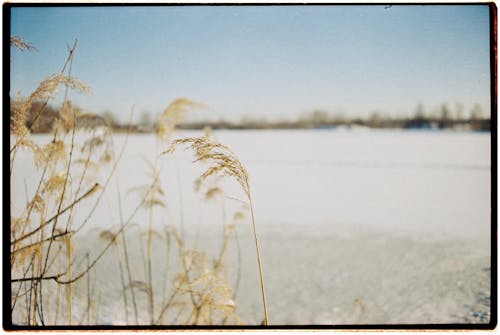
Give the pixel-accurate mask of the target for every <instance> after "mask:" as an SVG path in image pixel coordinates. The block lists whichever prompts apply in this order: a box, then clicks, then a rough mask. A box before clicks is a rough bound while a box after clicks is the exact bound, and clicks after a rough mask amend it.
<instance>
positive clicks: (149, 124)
mask: <svg viewBox="0 0 500 335" xmlns="http://www.w3.org/2000/svg"><path fill="white" fill-rule="evenodd" d="M13 105H14V103H13V102H12V100H11V115H12V106H13ZM41 109H43V112H42V113H40V110H41ZM57 114H58V109H57V108H55V107H54V106H50V105H44V104H43V103H42V102H35V103H34V104H33V105H32V106H31V108H30V110H29V111H28V113H27V117H26V125H27V126H28V128H30V129H31V131H32V132H33V133H46V132H49V131H51V129H52V125H53V123H54V120H55V118H56V116H57ZM89 115H91V114H90V113H83V112H82V111H80V116H82V117H81V119H82V120H86V122H87V126H88V120H89V117H88V116H89ZM83 116H85V117H83ZM92 121H93V122H92V124H100V123H105V124H107V125H108V126H110V127H111V128H112V129H113V130H114V131H116V132H126V131H131V132H138V133H148V132H153V131H155V130H156V124H155V122H154V121H153V118H152V117H151V115H150V114H149V113H147V112H143V113H142V115H141V116H140V118H139V121H138V122H137V123H135V124H132V125H127V124H123V123H120V122H119V121H117V119H116V117H115V116H114V115H113V114H112V113H110V112H106V113H104V114H103V115H98V116H95V118H94V119H93V120H92ZM34 122H35V124H34V125H33V123H34ZM205 127H211V128H212V129H323V128H336V127H344V128H351V127H368V128H374V129H436V130H439V129H456V130H464V131H467V130H470V131H490V130H491V118H490V117H489V116H488V117H485V116H484V115H483V112H482V110H481V107H480V106H479V105H475V106H474V107H473V108H472V109H471V111H470V112H469V113H468V115H467V116H464V113H463V110H462V109H460V108H458V109H457V110H456V111H455V112H454V113H452V112H451V111H450V110H449V109H448V107H447V106H446V105H443V106H442V107H441V109H440V111H439V112H434V113H432V114H431V115H429V114H426V113H425V111H424V109H423V107H422V105H421V104H419V105H418V106H417V108H416V111H415V113H414V114H413V115H412V116H410V117H401V116H398V117H392V116H390V115H387V114H382V113H378V112H374V113H372V114H371V115H370V116H369V117H367V118H361V117H346V116H345V115H343V114H340V113H333V114H332V113H329V112H327V111H321V110H315V111H313V112H310V113H307V114H305V115H303V116H301V117H298V118H297V119H295V120H281V121H269V120H266V119H264V118H260V119H257V118H255V119H252V118H243V119H242V120H241V121H239V122H230V121H226V120H218V121H199V122H184V123H181V124H179V125H178V128H180V129H203V128H205Z"/></svg>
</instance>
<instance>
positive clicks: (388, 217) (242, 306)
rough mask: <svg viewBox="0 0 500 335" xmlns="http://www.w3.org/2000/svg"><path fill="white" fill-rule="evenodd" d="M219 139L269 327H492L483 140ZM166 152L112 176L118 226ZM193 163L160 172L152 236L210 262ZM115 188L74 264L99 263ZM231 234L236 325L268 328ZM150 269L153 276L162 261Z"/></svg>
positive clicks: (265, 135)
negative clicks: (179, 240)
mask: <svg viewBox="0 0 500 335" xmlns="http://www.w3.org/2000/svg"><path fill="white" fill-rule="evenodd" d="M199 134H200V133H198V132H184V133H183V134H182V135H186V136H194V135H199ZM214 135H215V137H216V138H217V139H218V140H219V141H221V142H223V143H225V144H227V145H228V146H229V147H231V148H232V149H233V150H234V151H235V152H236V153H237V154H238V155H239V157H240V159H241V161H242V162H243V164H244V165H245V166H246V168H247V170H248V172H249V175H250V183H251V192H252V196H253V201H254V210H255V216H256V223H257V227H258V234H259V238H260V243H261V248H262V258H263V263H264V264H263V265H264V276H265V280H266V286H267V287H266V291H267V298H268V303H269V316H270V321H271V323H272V324H281V325H284V324H325V325H328V324H363V323H365V324H405V323H411V324H415V323H417V324H419V323H481V322H488V321H489V317H490V314H489V313H490V275H491V268H490V255H491V248H490V240H491V228H490V225H491V211H490V207H491V200H490V195H491V173H490V170H491V161H490V136H489V134H487V133H455V132H403V131H341V130H336V131H330V130H321V131H307V130H301V131H215V132H214ZM123 141H124V136H122V135H119V136H117V137H116V138H115V143H116V146H117V148H119V147H120V145H121V143H123ZM163 149H165V148H156V143H155V141H154V138H153V137H152V136H150V135H134V136H132V137H131V138H130V139H129V143H128V146H127V149H126V152H125V155H124V157H123V158H122V163H121V164H120V168H119V170H118V174H117V176H118V185H119V189H120V192H121V194H122V198H123V199H122V200H123V202H124V208H125V210H124V215H125V217H126V216H127V215H128V214H129V213H130V212H131V211H132V209H133V207H134V203H136V202H137V197H136V196H135V195H134V194H133V193H130V192H127V190H129V189H130V188H131V187H135V186H140V185H144V184H146V183H147V182H148V181H150V178H149V177H148V174H147V172H148V166H147V164H146V163H145V161H144V159H143V158H146V159H149V160H153V159H154V155H155V152H156V150H163ZM117 150H118V149H117ZM19 159H20V162H21V161H22V160H23V159H25V160H29V157H27V156H26V157H23V156H22V155H20V156H19ZM191 161H192V156H191V154H190V153H189V152H183V151H179V152H178V153H175V154H174V155H173V156H163V157H162V158H161V159H160V161H159V162H160V166H161V173H160V176H161V182H162V185H163V186H164V188H165V192H166V202H167V206H168V219H166V218H165V217H164V216H162V215H158V217H155V218H156V220H155V221H156V226H157V227H158V228H161V225H163V224H165V222H167V221H168V222H169V223H170V224H175V225H177V226H178V227H180V225H181V222H182V223H183V225H182V229H183V230H185V233H186V236H188V238H189V239H190V240H191V241H193V243H194V241H196V242H197V244H198V246H199V247H200V248H202V249H203V250H206V251H207V253H208V254H210V253H214V252H216V251H214V250H217V248H218V247H219V245H220V235H221V208H220V205H218V204H214V203H208V202H206V201H201V200H200V199H201V195H200V194H198V193H196V192H194V191H193V181H194V179H195V178H196V176H197V175H198V174H199V172H200V171H201V170H200V167H199V166H195V165H193V164H192V163H191ZM19 166H20V168H19V170H18V172H17V173H18V174H17V175H14V178H13V181H12V183H13V199H14V202H15V203H14V208H16V206H18V208H22V205H23V204H24V201H25V200H24V199H25V196H24V179H26V185H27V188H28V192H29V190H30V189H32V187H33V184H34V182H33V180H36V179H35V178H33V176H32V175H31V173H30V170H29V169H28V168H27V166H25V165H23V164H20V165H19ZM102 173H103V174H104V173H105V171H104V170H103V171H102ZM102 178H104V177H102ZM110 185H111V186H110V187H109V190H108V191H109V192H108V193H107V194H106V196H105V198H104V201H103V206H101V207H100V208H98V209H97V211H96V214H95V215H94V219H93V220H92V222H89V224H88V226H87V227H86V228H87V229H86V230H85V231H82V233H83V234H82V235H81V240H80V243H77V248H79V250H80V252H81V254H82V255H83V254H84V253H85V252H86V251H87V250H90V251H92V250H94V249H95V245H94V244H93V243H90V242H89V239H91V238H92V236H95V229H96V227H99V228H109V227H116V226H117V223H118V218H119V211H118V207H117V202H116V198H117V196H116V190H117V186H116V185H117V183H116V182H113V183H111V184H110ZM224 186H225V187H224V189H225V193H226V196H227V198H226V200H225V206H226V211H227V213H226V214H227V216H228V217H231V215H232V214H233V213H234V212H235V211H237V210H239V209H241V203H240V202H239V201H237V200H234V198H237V199H244V197H243V195H242V194H241V192H240V191H239V189H238V187H237V185H236V184H235V183H231V182H226V183H224ZM146 221H147V214H146V213H139V215H138V216H137V217H136V218H135V219H134V222H136V223H138V224H139V225H141V224H142V223H143V222H146ZM75 222H78V217H77V218H76V219H75ZM93 234H94V235H93ZM238 234H239V236H240V242H241V250H242V270H241V271H242V273H241V282H240V285H239V290H238V295H237V299H236V300H237V301H236V303H237V306H238V314H239V315H240V316H241V318H242V319H243V320H244V322H246V323H247V324H256V323H260V321H261V320H262V303H261V296H260V288H259V278H258V269H257V263H256V255H255V248H254V244H253V243H254V242H253V237H252V235H251V226H250V222H249V221H248V218H247V219H246V220H245V221H243V222H242V223H240V224H239V225H238ZM129 239H132V240H133V237H131V236H129ZM96 243H97V242H96ZM232 251H234V249H232ZM155 257H158V259H156V260H155V262H156V263H155V264H161V256H160V255H156V256H155ZM233 260H234V259H233ZM111 264H112V261H111V260H109V261H107V260H106V259H104V260H103V262H102V263H101V264H99V265H98V266H101V267H104V268H107V269H108V271H107V272H109V273H110V275H111V274H112V273H113V271H109V266H111ZM141 269H142V265H141ZM115 270H116V269H115ZM138 271H139V270H138ZM114 273H116V272H114ZM233 279H234V278H233ZM100 280H101V281H102V283H103V285H105V284H106V285H107V286H106V289H105V290H103V292H104V293H103V295H102V296H101V298H100V306H101V307H100V317H99V318H100V319H99V321H100V322H102V323H111V324H122V323H124V322H126V321H125V320H124V317H123V316H122V315H121V314H120V313H121V312H117V311H118V310H119V309H120V308H121V309H123V308H122V307H119V306H121V305H120V303H121V301H120V299H119V287H115V286H113V285H111V284H110V282H111V281H110V280H109V279H107V278H101V279H100ZM77 305H78V304H77Z"/></svg>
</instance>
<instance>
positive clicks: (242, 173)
mask: <svg viewBox="0 0 500 335" xmlns="http://www.w3.org/2000/svg"><path fill="white" fill-rule="evenodd" d="M179 146H187V147H188V148H190V149H192V150H193V151H194V152H195V156H196V159H195V161H194V162H204V163H208V168H207V170H206V171H205V172H203V173H202V174H201V175H200V177H199V178H198V180H197V184H202V183H203V182H205V181H206V180H207V179H208V178H209V177H212V176H223V177H230V178H233V179H234V180H236V181H237V182H238V183H239V185H240V186H241V188H242V190H243V192H244V193H245V195H246V197H247V199H248V203H249V207H250V213H251V218H252V227H253V235H254V240H255V249H256V251H257V261H258V265H259V275H260V286H261V293H262V303H263V308H264V324H265V325H269V317H268V313H267V301H266V293H265V287H264V276H263V271H262V261H261V256H260V248H259V241H258V238H257V228H256V225H255V219H254V212H253V205H252V195H251V192H250V184H249V181H248V173H247V170H246V169H245V167H244V166H243V164H241V162H240V160H239V159H238V157H237V156H236V154H235V153H234V152H233V151H232V150H231V149H229V148H228V147H227V146H226V145H224V144H221V143H218V142H214V141H211V140H210V139H207V137H195V138H181V139H178V140H175V141H173V142H172V144H171V146H170V147H169V148H168V149H167V150H166V151H164V153H169V154H172V153H174V151H175V150H176V149H177V148H178V147H179Z"/></svg>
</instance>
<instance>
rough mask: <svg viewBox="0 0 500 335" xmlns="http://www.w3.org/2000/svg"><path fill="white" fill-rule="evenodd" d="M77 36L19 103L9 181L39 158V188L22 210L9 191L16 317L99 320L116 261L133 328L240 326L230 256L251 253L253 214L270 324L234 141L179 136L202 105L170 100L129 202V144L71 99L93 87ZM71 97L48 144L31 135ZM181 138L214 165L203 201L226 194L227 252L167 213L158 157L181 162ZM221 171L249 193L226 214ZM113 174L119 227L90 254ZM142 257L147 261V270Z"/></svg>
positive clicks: (102, 233)
mask: <svg viewBox="0 0 500 335" xmlns="http://www.w3.org/2000/svg"><path fill="white" fill-rule="evenodd" d="M77 44H78V43H77V40H75V42H74V44H73V46H72V47H71V48H70V50H69V53H68V56H67V58H66V61H65V62H64V64H63V66H62V67H61V69H60V71H59V72H57V73H55V74H53V75H51V76H49V77H47V78H46V79H44V80H42V81H41V82H40V84H39V85H38V87H37V88H36V89H35V90H34V91H33V92H32V93H31V94H30V95H29V96H26V97H25V96H21V95H18V96H16V97H15V99H13V100H11V101H12V102H11V119H10V170H9V173H10V179H11V181H10V183H11V188H12V184H13V178H14V177H15V175H16V172H17V171H18V169H19V168H20V165H19V164H20V163H19V159H18V158H19V156H20V155H24V156H26V155H29V156H30V157H32V162H31V163H32V167H33V169H34V170H36V171H37V172H36V176H37V180H36V183H35V185H30V189H28V187H27V186H26V187H25V192H24V193H25V197H26V203H25V205H23V206H22V207H23V209H22V210H21V212H19V211H14V205H16V207H19V204H13V197H12V193H11V196H10V267H11V278H10V282H11V305H10V308H11V316H12V322H13V324H14V325H27V326H40V325H42V326H43V325H70V326H74V325H95V324H99V323H100V319H99V317H100V313H99V308H100V305H101V303H100V302H101V299H102V290H101V289H100V288H99V283H101V282H102V280H103V278H102V277H104V276H105V277H106V278H109V276H110V273H102V272H101V271H100V270H98V269H99V267H98V266H97V265H98V264H100V263H101V262H103V260H104V259H108V260H110V259H111V261H112V263H113V264H114V265H115V267H116V268H117V269H118V271H117V272H116V273H113V280H112V285H113V287H114V288H116V289H117V290H118V291H119V292H120V294H119V296H120V299H121V301H122V302H121V305H122V306H123V310H122V311H115V313H116V314H117V318H119V319H121V320H125V322H126V323H127V324H129V325H137V324H142V325H225V324H242V323H243V320H241V319H240V317H239V315H238V312H237V305H236V302H235V301H236V294H237V292H238V289H239V280H240V275H239V273H240V268H241V262H240V261H238V262H236V263H235V264H232V263H231V262H230V261H229V260H228V259H229V257H228V252H229V250H237V253H238V255H239V253H240V252H241V250H240V245H239V242H238V241H239V240H238V234H237V229H236V224H238V222H239V221H241V219H242V218H243V217H244V216H246V215H247V214H249V217H250V220H251V223H252V228H253V234H254V239H255V247H256V251H257V259H258V265H259V268H258V270H259V276H260V283H261V292H260V293H259V292H256V294H261V295H262V301H263V319H264V323H265V324H268V323H269V319H268V312H267V303H266V297H265V288H264V276H263V271H262V264H261V256H260V248H259V243H258V239H257V232H256V226H255V220H254V212H253V207H252V197H251V192H250V183H249V179H248V172H247V170H246V169H245V167H244V166H243V164H242V163H241V162H240V160H239V159H238V158H237V156H236V154H235V153H234V152H233V151H231V149H229V148H228V147H227V146H225V145H223V144H221V143H218V142H216V141H214V140H213V139H212V138H211V134H210V131H209V130H208V129H207V131H206V132H205V136H202V137H198V138H183V139H178V140H175V141H172V140H171V137H172V134H173V133H174V132H175V131H176V126H177V125H178V124H179V123H180V122H181V121H182V120H183V118H184V114H185V113H187V112H189V111H190V110H191V109H194V108H201V107H203V105H201V104H199V103H197V102H194V101H192V100H190V99H186V98H181V99H177V100H175V101H173V102H172V103H170V104H169V105H168V106H167V107H166V108H165V110H164V112H163V113H162V114H161V116H160V118H159V120H158V127H157V133H156V155H155V159H154V160H153V161H151V162H148V168H149V182H148V183H147V184H146V185H138V186H137V187H134V188H133V189H131V190H128V191H129V192H130V193H134V194H137V195H138V197H137V199H138V200H137V202H136V204H135V206H134V207H133V208H127V209H124V208H123V204H122V198H121V195H120V194H121V191H122V190H121V189H120V183H119V181H118V180H117V175H116V171H117V169H118V168H119V167H122V166H121V163H120V162H121V158H122V156H123V154H124V152H125V150H126V148H127V140H125V142H124V144H123V145H122V146H121V147H120V148H116V147H115V144H114V140H113V132H112V131H111V129H110V127H109V125H108V124H107V121H106V120H105V119H104V118H103V117H101V116H99V115H96V114H92V113H84V112H82V111H81V110H79V109H78V108H76V107H75V106H74V105H73V104H72V103H71V100H70V98H69V97H70V95H71V94H75V93H77V94H88V93H90V89H89V87H87V86H86V85H85V84H84V83H82V82H81V81H79V80H78V79H77V78H75V77H74V76H73V74H72V70H73V69H72V67H73V58H74V55H75V51H76V48H77ZM11 46H12V47H15V48H18V49H20V50H28V51H29V50H36V49H35V47H33V46H32V45H30V44H29V43H28V42H26V41H24V40H22V39H20V38H18V37H12V38H11ZM61 95H62V97H63V98H62V103H61V107H60V109H59V112H58V114H57V115H56V119H55V121H54V122H53V125H52V132H51V134H50V136H49V137H44V138H46V142H45V143H42V141H41V140H40V138H37V139H35V138H33V136H32V135H31V134H32V132H33V130H34V129H35V128H36V127H37V121H38V120H40V118H41V116H42V115H43V114H44V111H45V110H46V108H47V106H48V105H49V103H50V102H51V101H53V100H54V99H55V98H56V96H61ZM34 106H37V107H38V108H39V109H38V110H37V111H36V113H35V115H34V117H33V118H32V120H30V122H29V123H28V122H27V113H28V111H29V110H30V109H32V108H33V107H34ZM126 136H127V138H128V134H127V135H126ZM180 146H184V147H187V148H190V149H192V150H193V152H194V155H195V160H194V162H193V164H198V163H200V164H201V163H203V164H206V165H207V166H208V168H207V170H206V171H205V172H204V173H202V174H201V175H200V177H199V178H198V179H197V180H196V181H195V182H194V188H195V190H196V191H197V192H200V193H202V194H203V198H204V199H205V201H207V202H216V203H217V204H218V205H219V206H220V209H221V212H222V214H223V215H222V221H223V222H222V230H221V235H220V236H221V243H220V249H219V250H218V252H217V253H216V254H215V255H216V256H214V257H210V256H208V253H207V252H205V251H203V250H200V249H199V248H197V247H196V246H195V245H191V244H190V243H188V241H187V239H186V236H185V232H184V229H185V227H184V223H183V222H182V217H181V222H173V221H172V220H167V219H165V218H167V217H169V215H168V211H170V210H172V208H171V207H172V206H167V204H168V198H167V197H166V191H165V186H164V185H163V184H162V182H161V178H160V177H161V172H160V169H159V163H160V160H163V159H171V155H173V154H175V151H176V149H177V148H179V147H180ZM97 172H101V175H100V176H98V173H97ZM103 172H104V173H105V176H104V177H103V176H102V173H103ZM221 178H226V179H233V180H235V181H236V182H237V183H238V184H239V186H241V189H242V190H243V192H244V194H245V196H246V198H247V199H246V203H247V206H246V207H245V208H246V209H247V211H245V210H242V211H238V212H235V213H227V210H226V206H225V204H224V202H225V197H224V190H223V188H222V186H220V185H219V184H218V181H220V180H221ZM112 181H116V185H115V186H116V188H117V191H118V193H117V194H118V196H117V199H115V200H116V202H117V207H118V209H119V210H118V213H116V214H117V217H119V224H118V225H112V224H110V225H109V227H110V228H102V225H100V226H99V227H95V228H93V229H94V231H96V232H97V234H94V236H95V241H93V244H92V245H93V246H97V247H96V248H97V249H96V248H93V249H92V250H90V249H89V248H88V246H85V245H82V244H81V243H80V238H81V235H82V229H83V228H84V227H88V228H91V231H92V225H95V223H96V220H97V218H96V214H95V213H96V209H97V208H98V207H99V206H100V205H102V202H103V199H104V195H105V192H106V191H107V190H108V189H110V188H111V187H113V186H114V185H113V183H112ZM180 211H182V208H181V209H180ZM139 213H142V214H145V215H142V216H140V217H147V219H146V222H135V223H133V222H134V221H135V220H136V219H137V218H138V217H139V215H138V214H139ZM230 214H232V215H230ZM228 218H230V219H228ZM137 223H138V224H137ZM158 223H159V225H158ZM134 225H135V226H134ZM158 227H162V229H160V230H159V229H158ZM87 230H88V229H87ZM131 234H134V235H133V237H132V235H131ZM137 236H139V237H137ZM137 238H138V239H139V240H138V241H137V240H136V239H137ZM132 239H133V240H134V243H131V241H132ZM230 245H233V248H230V247H229V246H230ZM155 255H156V256H157V255H161V262H156V261H155ZM137 259H140V260H141V261H140V263H141V264H142V265H143V267H142V268H140V266H139V268H140V269H138V268H137ZM239 259H241V258H240V257H239V256H238V260H239ZM132 260H134V265H133V264H132ZM231 272H233V273H232V275H231ZM158 278H160V279H161V280H158ZM75 304H78V306H75ZM120 313H122V314H121V315H119V314H120Z"/></svg>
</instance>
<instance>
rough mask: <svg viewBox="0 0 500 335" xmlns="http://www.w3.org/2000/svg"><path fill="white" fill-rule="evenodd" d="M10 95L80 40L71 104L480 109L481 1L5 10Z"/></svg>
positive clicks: (272, 114)
mask: <svg viewBox="0 0 500 335" xmlns="http://www.w3.org/2000/svg"><path fill="white" fill-rule="evenodd" d="M11 20H12V21H11V28H12V32H11V33H12V35H15V36H19V37H22V38H23V39H25V40H27V41H29V42H30V43H32V44H33V45H35V46H36V48H37V49H38V52H19V51H17V50H14V49H13V48H11V51H12V55H11V74H12V79H11V86H12V87H11V92H13V93H15V92H17V91H21V92H22V93H23V94H25V95H27V94H29V93H30V92H31V91H32V90H33V89H34V88H35V87H36V86H37V83H38V82H40V80H42V79H43V78H45V77H47V76H48V75H49V74H52V73H56V72H58V71H59V70H60V68H61V67H62V64H63V63H64V60H65V58H66V56H67V46H68V45H71V44H72V43H73V41H74V39H75V38H78V49H77V52H76V55H75V59H74V63H73V74H74V75H75V76H76V77H78V78H80V79H81V80H83V81H84V82H85V83H86V84H88V85H89V86H90V87H91V88H92V90H93V94H92V95H91V96H83V97H82V96H78V95H75V94H73V95H72V96H71V98H72V100H74V101H75V102H76V103H77V104H79V105H80V106H82V107H83V108H87V109H90V110H93V111H95V112H103V111H105V110H109V111H112V112H113V113H115V114H117V115H119V116H120V118H121V119H122V120H125V119H126V117H127V115H128V113H129V112H130V109H131V107H132V106H135V110H136V112H141V111H149V112H151V113H153V114H156V113H160V112H161V111H162V110H163V109H164V108H165V106H166V105H167V104H168V103H169V102H170V101H172V100H173V99H175V98H177V97H189V98H191V99H193V100H195V101H199V102H203V103H205V104H206V105H208V107H209V108H208V109H207V110H205V111H202V112H200V115H204V116H206V117H207V118H209V119H213V118H215V119H216V118H219V117H224V118H226V119H234V120H238V119H240V118H241V117H243V116H252V117H266V118H268V119H276V118H281V117H284V118H294V117H296V116H298V115H300V114H301V113H304V112H309V111H312V110H314V109H325V110H328V111H330V112H343V113H344V114H345V115H361V116H365V115H369V114H370V113H372V112H373V111H380V112H386V113H391V114H393V115H397V114H398V113H402V114H405V115H407V114H409V113H413V112H414V111H415V107H416V105H417V103H418V102H419V101H421V102H422V103H423V104H424V107H425V108H426V110H428V111H429V110H432V109H437V108H439V106H440V105H441V104H442V103H447V104H448V106H449V107H450V108H451V109H452V110H453V109H454V108H455V104H456V103H461V104H463V105H464V107H465V113H467V112H468V111H469V110H470V109H471V107H472V105H473V104H475V103H479V104H481V106H482V107H483V111H484V112H485V113H489V103H490V97H489V94H490V68H489V51H490V50H489V11H488V7H487V6H486V5H472V6H471V5H444V6H437V5H411V6H408V5H405V6H397V5H393V6H392V7H390V8H385V6H384V5H377V6H325V5H321V6H276V5H275V6H224V7H220V6H180V7H179V6H174V7H170V6H168V7H59V8H57V7H36V8H28V7H22V8H13V9H12V18H11Z"/></svg>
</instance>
